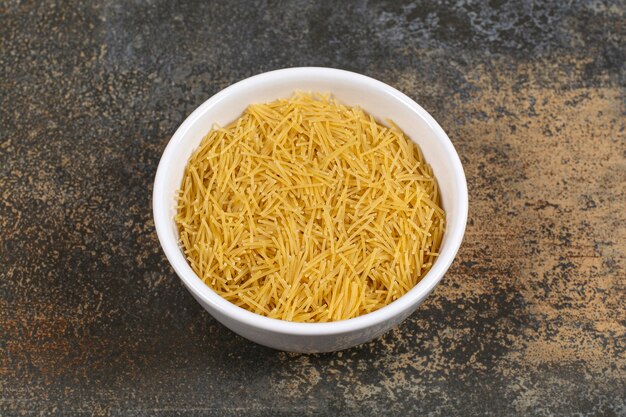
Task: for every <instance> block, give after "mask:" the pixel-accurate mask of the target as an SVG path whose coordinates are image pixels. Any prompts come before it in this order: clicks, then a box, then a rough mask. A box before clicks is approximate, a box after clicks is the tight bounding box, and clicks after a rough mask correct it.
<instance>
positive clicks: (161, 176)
mask: <svg viewBox="0 0 626 417" xmlns="http://www.w3.org/2000/svg"><path fill="white" fill-rule="evenodd" d="M313 74H314V75H316V76H320V75H322V76H324V77H330V78H340V79H344V80H346V81H350V80H353V81H359V82H361V83H364V84H367V86H368V88H374V89H378V90H382V91H383V92H385V93H387V94H389V95H391V96H393V97H394V98H395V99H397V100H398V101H400V102H402V104H404V105H405V106H407V107H409V108H410V109H411V110H413V111H414V112H416V113H417V115H418V116H419V117H421V118H422V119H423V120H424V121H425V122H426V123H427V124H428V126H429V127H430V129H431V130H432V131H433V133H434V134H435V136H436V138H437V140H438V141H440V142H441V143H442V144H443V146H444V147H445V149H446V152H447V153H448V155H449V157H450V159H451V161H452V166H451V167H450V172H451V173H452V174H453V176H454V182H455V183H456V184H458V192H457V195H456V197H455V198H456V199H457V200H458V203H459V210H458V216H459V218H458V223H457V226H456V228H454V229H451V230H448V229H446V233H449V235H448V236H447V242H446V244H447V245H446V247H445V248H444V249H445V250H443V251H441V253H440V254H439V257H438V258H437V260H436V261H435V263H434V265H433V266H432V268H431V269H430V271H428V273H427V274H426V275H425V276H424V277H423V278H422V279H421V280H420V282H418V283H417V284H416V285H415V286H414V287H413V288H411V290H409V291H408V292H407V293H406V294H404V295H403V296H402V297H400V298H398V299H397V300H395V301H393V302H391V303H390V304H388V305H386V306H385V307H382V308H380V309H378V310H376V311H373V312H371V313H367V314H364V315H362V316H358V317H355V318H351V319H347V320H340V321H333V322H323V323H302V322H290V321H286V320H281V319H274V318H269V317H265V316H262V315H260V314H257V313H253V312H251V311H249V310H246V309H244V308H242V307H239V306H237V305H235V304H233V303H231V302H230V301H228V300H226V299H225V298H223V297H221V296H220V295H219V294H217V293H216V292H215V291H213V290H212V289H211V288H210V287H209V286H208V285H206V284H205V283H204V282H203V281H202V280H201V279H200V278H199V277H198V276H197V275H196V274H195V272H193V270H192V269H191V267H190V266H189V263H188V262H187V260H186V259H185V257H184V256H183V254H182V252H181V251H180V247H179V243H178V241H177V239H171V236H169V234H168V233H167V228H171V219H170V209H171V207H165V205H164V204H161V203H160V202H161V201H164V193H165V192H164V190H163V188H164V187H163V184H164V183H165V179H166V176H167V171H168V168H169V165H170V164H171V163H172V161H173V159H174V158H173V156H174V153H175V148H176V147H177V146H178V145H179V144H180V143H181V142H182V140H183V138H184V137H185V135H186V133H187V131H188V130H189V129H190V128H191V127H192V126H193V125H194V124H195V123H196V122H197V121H198V120H199V119H200V118H201V117H202V116H203V114H204V113H205V112H206V111H208V110H210V109H211V108H213V107H214V106H215V105H217V104H218V103H219V102H220V101H221V100H222V99H223V98H225V97H226V96H228V95H229V94H233V93H235V92H239V91H241V90H245V89H246V88H248V87H251V86H253V85H258V84H263V83H265V82H268V81H270V80H275V79H277V78H282V77H286V76H300V77H307V76H311V75H313ZM468 205H469V204H468V192H467V182H466V178H465V173H464V171H463V165H462V164H461V160H460V158H459V156H458V154H457V152H456V150H455V149H454V146H453V144H452V142H451V141H450V138H449V137H448V135H447V134H446V133H445V132H444V130H443V129H442V128H441V126H439V124H438V123H437V122H436V121H435V119H434V118H433V117H432V116H431V115H430V114H429V113H428V112H427V111H426V110H424V109H423V108H422V107H421V106H420V105H419V104H417V103H416V102H415V101H414V100H413V99H411V98H410V97H408V96H407V95H406V94H404V93H402V92H400V91H399V90H397V89H395V88H393V87H391V86H390V85H388V84H385V83H383V82H382V81H378V80H376V79H374V78H371V77H368V76H366V75H362V74H358V73H355V72H350V71H346V70H341V69H335V68H326V67H294V68H284V69H279V70H274V71H269V72H265V73H261V74H258V75H254V76H252V77H249V78H246V79H243V80H241V81H238V82H236V83H234V84H232V85H230V86H228V87H226V88H224V89H223V90H221V91H219V92H218V93H216V94H215V95H213V96H212V97H210V98H209V99H208V100H206V101H205V102H204V103H202V104H201V105H200V106H199V107H197V108H196V109H195V110H194V111H193V112H192V113H191V114H190V115H189V116H188V117H187V118H186V119H185V121H184V122H183V123H182V124H181V125H180V127H179V128H178V129H177V130H176V132H175V133H174V135H173V136H172V138H171V139H170V140H169V142H168V144H167V146H166V148H165V150H164V151H163V154H162V156H161V159H160V161H159V165H158V168H157V172H156V176H155V180H154V188H153V195H152V206H153V207H152V208H153V217H154V225H155V229H156V232H157V236H158V239H159V242H160V244H161V247H162V248H163V251H164V252H165V255H166V257H167V259H168V261H169V263H170V264H171V265H172V267H173V268H174V270H175V272H176V273H177V275H178V276H179V278H180V279H181V281H182V282H183V284H184V285H185V286H186V287H187V288H188V290H189V291H191V292H192V295H194V296H195V297H196V298H199V299H200V300H202V302H204V303H206V304H208V305H209V306H210V307H212V308H214V309H215V310H217V311H218V312H220V313H221V314H222V315H224V316H226V317H229V318H230V319H231V320H234V321H237V322H241V323H243V324H246V325H248V326H251V327H254V328H257V329H260V330H265V331H269V332H274V333H280V334H287V335H298V336H316V335H318V336H321V335H334V334H341V333H347V332H353V331H357V330H361V329H365V328H368V327H372V326H375V325H377V324H380V323H383V322H386V321H389V320H392V319H393V318H394V317H397V316H400V315H402V313H403V312H406V311H407V309H410V308H411V307H412V306H415V305H417V304H418V303H419V302H420V301H423V300H424V299H425V298H426V297H427V296H428V294H429V293H430V292H431V291H432V290H433V289H434V287H435V286H436V285H437V284H438V283H439V282H440V281H441V279H442V278H443V276H444V274H445V273H446V271H447V270H448V268H449V267H450V265H451V264H452V261H453V260H454V258H455V256H456V254H457V252H458V250H459V248H460V246H461V243H462V241H463V235H464V233H465V227H466V223H467V216H468ZM198 301H199V300H198ZM411 312H412V311H411ZM409 314H410V313H409Z"/></svg>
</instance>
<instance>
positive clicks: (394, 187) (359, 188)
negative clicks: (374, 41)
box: [175, 93, 445, 322]
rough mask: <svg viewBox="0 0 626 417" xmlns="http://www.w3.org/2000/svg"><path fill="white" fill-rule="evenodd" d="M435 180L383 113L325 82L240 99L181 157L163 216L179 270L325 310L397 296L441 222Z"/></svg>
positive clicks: (297, 315) (306, 313) (247, 295)
mask: <svg viewBox="0 0 626 417" xmlns="http://www.w3.org/2000/svg"><path fill="white" fill-rule="evenodd" d="M439 201H440V200H439V193H438V187H437V182H436V180H435V177H434V176H433V172H432V169H431V168H430V166H429V165H428V164H427V163H426V162H425V161H424V158H423V156H422V153H421V151H420V149H419V148H418V147H417V146H416V145H415V144H414V143H413V142H412V141H411V140H409V139H408V138H407V137H406V136H405V135H404V133H403V132H402V131H401V130H400V129H398V128H397V127H396V126H395V125H393V123H392V122H389V126H384V125H382V124H380V123H378V122H376V120H375V119H374V118H373V117H372V116H370V115H368V114H366V113H364V112H363V111H362V110H361V109H360V108H358V107H347V106H344V105H342V104H340V103H338V102H336V101H335V100H334V99H332V98H331V97H330V96H327V95H312V94H305V93H296V94H295V95H294V96H292V97H291V98H289V99H282V100H277V101H274V102H271V103H266V104H254V105H251V106H249V107H248V108H247V110H246V111H245V112H244V114H243V115H242V116H241V117H239V118H238V119H237V120H235V121H234V122H233V123H231V124H230V125H228V126H226V127H223V128H220V127H215V128H213V129H212V130H211V131H210V132H209V133H208V135H207V136H206V137H205V138H204V139H203V140H202V143H201V144H200V146H199V147H198V149H197V150H196V151H195V152H194V153H193V155H192V156H191V158H190V160H189V162H188V164H187V168H186V170H185V174H184V177H183V181H182V184H181V189H180V192H179V196H178V203H177V204H178V208H177V214H176V219H175V220H176V224H177V225H178V229H179V235H180V242H181V245H182V247H183V250H184V253H185V256H186V257H187V259H188V261H189V263H190V265H191V267H192V269H193V270H194V271H195V273H196V274H197V275H198V276H199V277H200V278H201V279H202V280H203V281H204V282H205V283H206V284H207V285H208V286H209V287H211V288H212V289H213V290H214V291H215V292H217V293H218V294H219V295H221V296H222V297H224V298H225V299H226V300H228V301H230V302H232V303H234V304H236V305H238V306H240V307H243V308H245V309H248V310H250V311H252V312H254V313H258V314H261V315H264V316H267V317H272V318H277V319H283V320H288V321H298V322H326V321H336V320H344V319H349V318H353V317H357V316H360V315H363V314H366V313H369V312H372V311H374V310H377V309H379V308H381V307H384V306H385V305H387V304H389V303H391V302H392V301H394V300H396V299H397V298H399V297H401V296H402V295H404V294H405V293H406V292H407V291H409V290H410V289H411V288H412V287H413V286H415V285H416V284H417V283H418V282H419V280H420V279H421V278H422V277H423V276H424V275H425V274H426V273H427V272H428V270H429V269H430V268H431V266H432V264H433V262H434V261H435V259H436V257H437V255H438V250H439V246H440V243H441V239H442V236H443V233H444V228H445V214H444V211H443V210H442V208H441V206H440V202H439Z"/></svg>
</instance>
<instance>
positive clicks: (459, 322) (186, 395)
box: [0, 0, 626, 416]
mask: <svg viewBox="0 0 626 417" xmlns="http://www.w3.org/2000/svg"><path fill="white" fill-rule="evenodd" d="M625 61H626V4H625V3H624V2H623V1H603V0H594V1H591V0H590V1H567V2H566V1H549V2H541V1H513V0H511V1H505V0H490V1H461V0H459V1H437V2H434V1H433V2H426V1H418V2H408V1H379V0H371V1H345V2H334V1H284V2H282V1H270V0H267V1H249V2H248V1H217V2H205V1H192V2H179V1H165V0H153V1H135V0H122V1H111V0H108V1H102V2H78V1H59V2H56V1H55V2H52V1H14V0H9V1H6V0H2V1H0V415H3V416H17V415H69V416H83V415H84V416H89V415H120V416H121V415H124V416H154V415H156V416H169V415H178V416H200V415H209V416H308V415H311V416H313V415H319V416H364V415H376V416H387V415H388V416H407V415H429V416H456V415H460V416H528V415H532V416H625V415H626V351H625V346H626V276H625V275H626V270H625V268H626V263H625V257H626V196H625V192H626V162H625V161H626V135H625V132H624V129H625V123H626V120H625V119H626V118H625V113H626V106H625V102H626V94H625V93H626V89H625V85H626V70H625ZM307 65H316V66H329V67H336V68H343V69H347V70H352V71H356V72H359V73H362V74H366V75H369V76H372V77H375V78H377V79H379V80H382V81H384V82H386V83H388V84H390V85H392V86H394V87H396V88H398V89H399V90H401V91H403V92H405V93H406V94H408V95H409V96H411V97H413V98H414V99H415V100H416V101H417V102H419V103H420V104H421V105H422V106H423V107H424V108H426V110H428V111H429V112H430V113H431V114H432V115H433V116H434V117H435V118H436V119H437V120H438V121H439V122H440V124H441V125H442V126H443V128H444V129H445V130H446V132H447V133H448V134H449V136H450V138H451V139H452V141H453V143H454V145H455V147H456V149H457V151H458V153H459V155H460V157H461V160H462V161H463V163H464V166H465V170H466V174H467V180H468V185H469V191H470V213H469V223H468V227H467V233H466V236H465V241H464V244H463V246H462V248H461V250H460V252H459V254H458V257H457V259H456V261H455V262H454V264H453V265H452V267H451V269H450V271H449V273H448V274H447V276H446V277H445V279H444V280H443V281H442V283H441V284H440V285H439V286H438V287H437V289H436V290H435V291H434V293H433V294H432V296H431V297H430V298H428V300H427V301H426V302H425V303H424V304H423V305H422V306H421V307H420V308H419V309H418V310H417V311H416V312H415V313H414V314H413V315H412V316H411V317H410V318H409V319H408V320H407V321H406V322H405V323H404V324H402V325H401V326H400V327H398V328H397V329H396V330H394V331H392V332H390V333H388V334H387V335H385V336H383V337H381V338H379V339H377V340H375V341H373V342H371V343H368V344H365V345H362V346H359V347H356V348H353V349H350V350H347V351H343V352H338V353H332V354H319V355H300V354H289V353H283V352H277V351H274V350H271V349H267V348H264V347H261V346H258V345H256V344H253V343H252V342H249V341H247V340H245V339H242V338H241V337H239V336H237V335H235V334H233V333H231V332H230V331H229V330H227V329H226V328H224V327H222V326H221V325H219V324H218V323H217V322H216V321H215V320H214V319H213V318H212V317H210V316H209V315H208V314H207V313H205V312H204V311H203V310H202V309H201V308H200V306H199V305H198V304H197V303H196V302H195V301H194V300H193V298H192V297H191V296H190V295H189V294H188V293H187V292H186V291H185V290H184V288H183V286H182V285H181V284H180V282H179V279H178V278H177V277H176V275H175V274H174V272H173V270H172V269H171V268H170V266H169V265H168V263H167V261H166V259H165V257H164V255H163V254H162V251H161V249H160V247H159V244H158V241H157V238H156V234H155V232H154V225H153V221H152V214H151V206H150V198H151V192H152V182H153V179H154V174H155V171H156V167H157V164H158V161H159V158H160V155H161V153H162V151H163V149H164V147H165V145H166V144H167V142H168V140H169V138H170V137H171V135H172V134H173V133H174V131H175V129H176V128H177V126H178V125H179V124H180V123H181V122H182V121H183V120H184V119H185V117H186V116H187V115H188V114H189V113H190V112H191V111H192V110H193V109H194V108H195V107H197V106H198V105H200V104H201V103H202V102H203V101H205V100H206V99H207V98H209V97H210V96H211V95H213V94H214V93H216V92H218V91H219V90H220V89H222V88H224V87H226V86H228V85H230V84H231V83H233V82H236V81H238V80H241V79H243V78H246V77H249V76H251V75H254V74H257V73H260V72H264V71H269V70H273V69H277V68H284V67H293V66H307Z"/></svg>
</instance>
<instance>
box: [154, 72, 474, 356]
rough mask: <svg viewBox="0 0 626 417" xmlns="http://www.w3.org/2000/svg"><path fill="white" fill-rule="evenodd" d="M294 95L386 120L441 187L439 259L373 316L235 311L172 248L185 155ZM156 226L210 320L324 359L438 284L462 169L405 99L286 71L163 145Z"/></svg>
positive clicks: (214, 105) (389, 91) (217, 105)
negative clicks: (298, 319)
mask: <svg viewBox="0 0 626 417" xmlns="http://www.w3.org/2000/svg"><path fill="white" fill-rule="evenodd" d="M294 91H311V92H328V93H331V94H332V95H333V96H334V97H335V98H336V99H337V100H339V101H340V102H342V103H343V104H346V105H349V106H360V107H361V108H363V109H364V110H365V111H367V112H369V113H370V114H372V115H373V116H374V117H376V118H377V119H378V120H379V121H384V120H386V119H391V120H393V121H394V123H395V124H396V125H398V127H400V128H401V129H402V130H403V131H404V132H405V133H406V134H407V135H408V136H409V137H410V138H411V139H412V140H413V141H414V142H416V143H417V144H418V145H419V146H420V148H421V149H422V152H423V153H424V157H425V159H426V161H427V162H428V163H429V164H430V165H431V166H432V168H433V171H434V173H435V176H436V178H437V180H438V182H439V188H440V190H441V199H442V204H443V208H444V210H445V212H446V222H447V224H446V231H445V234H444V237H443V241H442V244H441V248H440V251H439V253H440V255H439V257H438V258H437V260H436V262H435V263H434V265H433V266H432V268H431V269H430V271H429V272H428V273H427V274H426V275H425V276H424V278H422V280H421V281H420V282H419V283H418V284H417V285H416V286H415V287H414V288H413V289H411V290H410V291H409V292H408V293H406V294H405V295H404V296H402V297H400V298H399V299H397V300H396V301H394V302H392V303H391V304H389V305H388V306H385V307H383V308H381V309H379V310H377V311H374V312H372V313H369V314H365V315H363V316H360V317H357V318H353V319H349V320H342V321H336V322H330V323H294V322H288V321H283V320H277V319H271V318H267V317H264V316H261V315H258V314H255V313H252V312H250V311H248V310H245V309H243V308H240V307H237V306H236V305H234V304H232V303H230V302H229V301H227V300H225V299H224V298H222V297H220V296H219V295H218V294H216V293H215V292H214V291H213V290H211V288H209V287H208V286H207V285H206V284H205V283H204V282H203V281H202V280H201V279H200V278H199V277H198V276H197V275H196V274H195V273H194V272H193V270H192V269H191V267H190V266H189V264H188V263H187V261H186V259H185V257H184V255H183V252H182V250H181V247H180V245H179V242H178V232H177V228H176V225H175V223H174V215H175V195H176V191H177V190H178V188H179V187H180V184H181V181H182V178H183V172H184V169H185V166H186V164H187V161H188V159H189V157H190V155H191V153H192V152H193V151H194V150H195V149H196V147H197V146H198V145H199V144H200V141H201V140H202V138H203V137H204V136H205V135H206V134H207V133H208V132H209V130H210V129H211V128H212V127H213V125H214V124H215V123H217V124H220V125H226V124H228V123H229V122H231V121H233V120H235V119H236V118H237V117H239V116H240V115H241V114H242V113H243V111H244V110H245V109H246V107H247V106H248V105H249V104H252V103H264V102H269V101H273V100H276V99H278V98H284V97H289V96H290V95H291V94H292V93H293V92H294ZM153 210H154V224H155V227H156V231H157V234H158V237H159V241H160V242H161V246H162V247H163V251H164V252H165V255H166V256H167V259H168V260H169V262H170V263H171V265H172V267H173V268H174V270H175V271H176V273H177V274H178V276H179V277H180V279H181V280H182V282H183V284H184V285H185V287H187V289H188V290H189V292H190V293H191V294H192V295H193V296H194V298H195V299H196V300H197V301H198V303H200V305H202V307H203V308H204V309H206V310H207V311H208V312H209V313H210V314H211V315H212V316H213V317H215V319H216V320H218V321H219V322H220V323H222V324H223V325H224V326H226V327H228V328H229V329H231V330H232V331H234V332H235V333H237V334H239V335H241V336H243V337H245V338H247V339H250V340H252V341H254V342H257V343H259V344H262V345H265V346H269V347H272V348H275V349H280V350H285V351H294V352H328V351H334V350H340V349H346V348H349V347H351V346H355V345H358V344H361V343H364V342H367V341H369V340H372V339H374V338H376V337H378V336H380V335H381V334H383V333H385V332H386V331H388V330H390V329H391V328H393V327H394V326H397V325H398V324H399V323H400V322H402V321H403V320H404V319H405V318H407V317H408V316H409V315H410V314H411V313H412V312H413V311H414V310H415V309H416V308H417V307H418V306H419V305H420V304H421V303H422V302H423V301H424V299H426V297H427V296H428V294H430V292H431V291H432V290H433V289H434V288H435V286H436V285H437V284H438V283H439V281H441V279H442V278H443V276H444V274H445V272H446V271H447V269H448V268H449V266H450V264H451V263H452V261H453V259H454V257H455V255H456V253H457V251H458V249H459V246H460V245H461V241H462V240H463V234H464V232H465V223H466V220H467V210H468V198H467V183H466V180H465V174H464V172H463V166H462V165H461V161H460V159H459V156H458V155H457V153H456V151H455V149H454V147H453V146H452V142H450V139H449V138H448V136H447V135H446V133H445V132H444V131H443V129H442V128H441V127H440V126H439V124H437V122H436V121H435V120H434V119H433V118H432V117H431V116H430V115H429V114H428V113H427V112H426V111H425V110H424V109H423V108H422V107H420V106H419V105H418V104H417V103H416V102H415V101H413V100H412V99H411V98H409V97H407V96H406V95H405V94H403V93H401V92H400V91H398V90H396V89H395V88H393V87H390V86H389V85H387V84H384V83H382V82H380V81H377V80H375V79H372V78H369V77H366V76H364V75H360V74H356V73H353V72H348V71H342V70H337V69H331V68H314V67H305V68H289V69H282V70H277V71H272V72H267V73H264V74H260V75H256V76H254V77H250V78H247V79H245V80H243V81H240V82H238V83H236V84H233V85H231V86H230V87H228V88H225V89H224V90H222V91H220V92H219V93H217V94H216V95H214V96H213V97H211V98H210V99H208V100H207V101H205V102H204V103H203V104H202V105H201V106H200V107H198V108H197V109H196V110H195V111H194V112H193V113H192V114H191V115H190V116H189V117H187V119H186V120H185V121H184V122H183V124H182V125H181V126H180V127H179V128H178V130H177V131H176V133H175V134H174V136H173V137H172V139H171V140H170V142H169V144H168V145H167V147H166V149H165V151H164V152H163V156H162V157H161V161H160V163H159V167H158V170H157V173H156V179H155V182H154V194H153Z"/></svg>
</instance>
